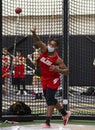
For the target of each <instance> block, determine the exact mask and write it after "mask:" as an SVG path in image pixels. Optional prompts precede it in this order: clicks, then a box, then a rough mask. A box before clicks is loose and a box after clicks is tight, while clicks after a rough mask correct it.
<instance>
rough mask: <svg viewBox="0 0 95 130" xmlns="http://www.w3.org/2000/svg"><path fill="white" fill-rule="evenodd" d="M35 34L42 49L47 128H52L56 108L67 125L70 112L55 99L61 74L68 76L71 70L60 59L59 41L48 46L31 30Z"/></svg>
mask: <svg viewBox="0 0 95 130" xmlns="http://www.w3.org/2000/svg"><path fill="white" fill-rule="evenodd" d="M31 32H32V34H33V38H34V42H35V44H36V45H37V46H39V48H40V49H41V54H40V57H39V60H40V71H41V81H42V89H43V93H44V96H45V99H46V103H47V115H46V121H45V126H44V127H47V128H49V127H50V119H51V117H52V114H53V111H54V108H56V109H57V110H58V111H59V112H60V113H61V114H62V118H63V122H64V125H66V124H67V122H68V119H69V117H70V114H71V113H70V111H66V110H64V109H63V107H62V106H61V104H60V103H59V102H58V101H57V99H55V94H56V91H57V89H58V87H59V86H60V73H61V74H63V75H65V76H67V75H68V74H69V70H68V68H67V66H66V65H65V64H64V62H63V60H62V59H61V58H60V57H59V55H58V53H57V51H56V49H57V48H58V41H57V40H56V39H50V40H49V41H48V45H47V46H46V44H45V43H43V42H42V41H41V39H40V37H39V36H38V35H37V34H36V27H33V28H32V29H31Z"/></svg>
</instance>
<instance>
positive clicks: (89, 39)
mask: <svg viewBox="0 0 95 130" xmlns="http://www.w3.org/2000/svg"><path fill="white" fill-rule="evenodd" d="M69 48H70V49H69V67H70V68H69V69H70V76H69V77H70V82H69V84H70V86H95V66H93V61H94V59H95V35H92V36H87V35H78V36H75V35H74V36H70V40H69Z"/></svg>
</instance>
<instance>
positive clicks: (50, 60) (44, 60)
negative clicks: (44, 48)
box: [40, 52, 60, 79]
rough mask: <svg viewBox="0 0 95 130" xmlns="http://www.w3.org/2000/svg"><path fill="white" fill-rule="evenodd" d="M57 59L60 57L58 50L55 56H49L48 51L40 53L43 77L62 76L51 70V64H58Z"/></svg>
mask: <svg viewBox="0 0 95 130" xmlns="http://www.w3.org/2000/svg"><path fill="white" fill-rule="evenodd" d="M57 59H58V53H57V52H55V56H54V57H49V56H48V52H45V53H42V54H40V71H41V76H42V78H44V79H51V78H52V79H53V78H56V77H59V76H60V74H59V73H58V72H54V71H50V66H51V65H56V61H57Z"/></svg>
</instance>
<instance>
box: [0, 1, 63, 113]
mask: <svg viewBox="0 0 95 130" xmlns="http://www.w3.org/2000/svg"><path fill="white" fill-rule="evenodd" d="M33 26H36V28H37V29H36V31H37V34H38V35H39V36H40V38H41V40H42V41H43V42H45V43H46V44H47V42H48V40H49V39H50V38H53V37H54V38H57V39H58V40H59V41H60V42H61V44H60V45H59V50H60V51H59V50H58V51H59V55H60V56H61V57H62V56H63V54H62V51H63V49H61V48H63V44H62V43H63V35H62V32H63V2H62V0H37V1H35V0H32V1H30V0H16V1H14V0H11V1H10V0H2V66H4V65H5V66H6V67H5V69H3V67H2V79H3V82H2V113H3V114H4V115H8V114H9V115H10V114H11V113H10V112H9V108H10V106H11V105H12V104H14V103H15V102H17V101H22V102H25V103H26V104H27V105H29V107H30V108H31V110H32V114H35V115H41V114H42V115H43V114H45V113H46V108H47V105H46V102H45V98H44V96H43V92H42V88H41V79H40V75H39V72H38V73H37V74H36V68H39V66H36V67H35V65H34V64H33V63H32V61H31V59H32V60H33V58H34V59H35V56H36V55H37V54H38V53H37V54H36V49H35V46H34V41H33V38H32V33H31V31H30V30H31V29H32V27H33ZM6 51H7V52H6ZM37 52H39V50H37ZM5 53H7V54H5ZM18 55H20V56H19V57H20V58H18ZM61 81H63V78H62V76H61ZM61 90H62V83H61V86H60V88H59V91H58V92H57V93H56V96H57V97H58V100H59V101H60V102H62V94H61ZM60 94H61V95H60ZM57 113H58V112H57V111H56V110H55V111H54V114H57Z"/></svg>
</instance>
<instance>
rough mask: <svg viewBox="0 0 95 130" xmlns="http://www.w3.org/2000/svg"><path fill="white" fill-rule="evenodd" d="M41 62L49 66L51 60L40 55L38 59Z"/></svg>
mask: <svg viewBox="0 0 95 130" xmlns="http://www.w3.org/2000/svg"><path fill="white" fill-rule="evenodd" d="M40 61H41V62H43V63H44V64H46V65H48V66H51V65H52V62H51V61H49V60H48V59H46V58H45V57H42V58H41V59H40Z"/></svg>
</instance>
